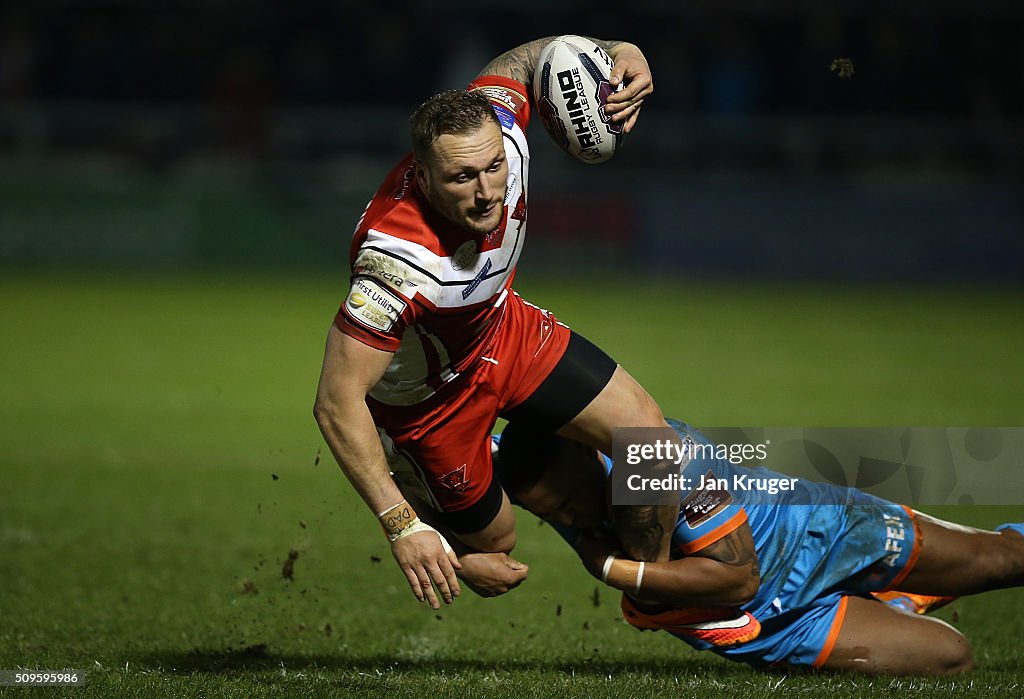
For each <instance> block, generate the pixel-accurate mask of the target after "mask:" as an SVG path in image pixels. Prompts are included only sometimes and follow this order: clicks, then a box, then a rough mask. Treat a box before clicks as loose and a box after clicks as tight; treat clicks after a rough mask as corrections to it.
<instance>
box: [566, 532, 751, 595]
mask: <svg viewBox="0 0 1024 699" xmlns="http://www.w3.org/2000/svg"><path fill="white" fill-rule="evenodd" d="M617 543H618V542H616V541H615V540H614V539H612V538H610V537H607V536H595V535H593V534H585V535H584V536H583V537H582V538H581V539H580V542H579V544H578V550H579V553H580V558H581V559H582V560H583V565H584V566H586V568H587V570H588V571H589V572H590V574H591V575H593V576H594V577H595V578H597V579H598V580H602V581H604V582H605V583H607V584H608V585H611V586H612V587H614V588H616V589H619V590H622V591H623V592H628V593H629V594H631V595H635V596H638V597H642V598H643V599H645V600H649V601H653V602H663V603H665V604H671V605H674V606H698V605H726V606H734V605H740V604H745V603H746V602H749V601H750V600H751V599H753V598H754V595H755V594H757V590H758V588H759V587H760V584H761V574H760V569H759V568H758V564H757V553H756V551H755V549H754V540H753V537H752V535H751V533H750V527H749V526H748V525H747V524H746V523H744V524H743V525H741V526H740V527H739V528H738V529H736V530H735V531H734V532H732V533H731V534H728V535H727V536H724V537H722V538H721V539H719V540H718V541H716V542H714V543H713V544H711V545H709V546H707V547H705V548H703V549H701V550H700V551H698V552H696V553H695V554H692V555H690V556H686V557H685V558H679V559H676V560H672V561H665V562H662V563H651V562H644V563H641V562H640V561H634V560H630V559H628V558H624V557H623V556H622V554H621V553H619V552H618V551H617Z"/></svg>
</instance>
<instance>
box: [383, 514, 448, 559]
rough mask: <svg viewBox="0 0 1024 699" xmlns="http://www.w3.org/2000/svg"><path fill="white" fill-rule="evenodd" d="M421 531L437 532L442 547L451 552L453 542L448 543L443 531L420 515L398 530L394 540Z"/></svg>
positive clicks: (446, 551)
mask: <svg viewBox="0 0 1024 699" xmlns="http://www.w3.org/2000/svg"><path fill="white" fill-rule="evenodd" d="M420 532H434V533H435V534H437V538H438V539H440V540H441V547H442V548H444V552H445V553H451V552H452V547H451V544H449V543H448V540H447V539H445V538H444V537H443V536H441V532H439V531H437V530H436V529H434V528H433V527H432V526H430V525H429V524H427V523H426V522H424V521H423V520H422V519H420V518H419V517H417V518H416V519H415V520H413V523H412V524H410V525H409V526H407V527H406V528H405V529H403V530H402V531H400V532H398V536H396V537H395V538H394V539H393V540H392V541H398V540H399V539H403V538H405V537H407V536H409V535H410V534H418V533H420Z"/></svg>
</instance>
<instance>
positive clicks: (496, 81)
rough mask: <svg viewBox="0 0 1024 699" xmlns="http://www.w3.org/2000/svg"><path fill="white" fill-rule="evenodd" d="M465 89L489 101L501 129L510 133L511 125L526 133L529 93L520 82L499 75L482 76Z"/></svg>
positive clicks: (528, 118) (528, 114)
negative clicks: (516, 125) (478, 93)
mask: <svg viewBox="0 0 1024 699" xmlns="http://www.w3.org/2000/svg"><path fill="white" fill-rule="evenodd" d="M466 89H467V90H469V91H470V92H480V93H482V94H483V95H484V97H486V98H487V99H488V100H490V102H491V106H492V107H493V108H494V113H495V114H497V115H498V121H500V122H501V126H502V128H504V129H505V130H507V131H511V130H512V126H513V124H518V125H519V128H520V129H522V130H523V131H526V125H527V124H529V123H530V99H529V94H530V93H529V90H527V88H526V86H525V85H523V84H522V83H521V82H518V81H516V80H513V79H511V78H506V77H503V76H501V75H482V76H480V77H479V78H477V79H476V80H474V81H473V82H471V83H470V84H469V87H468V88H466Z"/></svg>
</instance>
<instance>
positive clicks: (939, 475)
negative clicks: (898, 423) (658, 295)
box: [612, 421, 1024, 509]
mask: <svg viewBox="0 0 1024 699" xmlns="http://www.w3.org/2000/svg"><path fill="white" fill-rule="evenodd" d="M672 424H673V426H674V427H676V428H677V429H664V428H662V429H656V428H620V429H617V430H615V431H614V433H613V453H612V458H613V460H614V463H615V468H614V469H613V471H612V502H613V504H615V505H656V504H667V503H671V502H679V501H683V500H685V501H687V502H689V503H690V504H691V505H693V506H695V507H697V509H700V503H701V502H702V501H706V502H707V504H708V506H711V505H712V504H714V503H717V502H719V501H721V500H722V499H723V498H725V497H732V496H733V495H737V494H739V493H745V496H744V497H745V498H746V500H747V501H748V502H750V501H757V502H763V503H766V504H779V505H809V504H844V503H845V501H846V500H845V498H846V497H847V494H848V491H847V490H845V488H847V487H855V488H858V489H860V490H863V491H865V492H868V493H871V494H873V495H877V496H878V497H881V498H884V499H886V500H890V501H892V502H899V503H903V504H907V505H912V506H918V505H940V504H961V505H970V504H978V505H983V504H984V505H1024V428H1021V427H1001V428H988V427H986V428H979V427H973V428H969V427H943V428H931V427H905V428H842V427H830V428H821V427H814V428H811V427H725V428H723V427H712V428H703V429H702V430H700V431H698V430H696V429H694V428H692V427H690V426H688V425H684V424H682V423H675V422H674V421H673V422H672ZM816 484H825V485H830V486H838V487H836V488H819V487H816Z"/></svg>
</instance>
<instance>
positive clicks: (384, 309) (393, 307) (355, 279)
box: [334, 251, 415, 352]
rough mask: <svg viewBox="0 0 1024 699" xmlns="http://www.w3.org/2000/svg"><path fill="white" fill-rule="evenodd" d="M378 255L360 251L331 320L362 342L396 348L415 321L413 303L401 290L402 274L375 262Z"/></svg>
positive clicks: (393, 268) (339, 328) (380, 348)
mask: <svg viewBox="0 0 1024 699" xmlns="http://www.w3.org/2000/svg"><path fill="white" fill-rule="evenodd" d="M376 257H377V255H375V254H374V253H372V252H371V251H363V252H361V253H360V254H359V255H358V256H357V257H356V261H355V264H353V267H352V284H351V286H350V287H349V292H348V296H346V297H345V300H344V301H342V303H341V308H340V309H338V313H337V315H335V317H334V324H335V326H337V328H338V330H340V331H341V332H343V333H345V334H346V335H349V336H351V337H353V338H355V339H356V340H359V341H360V342H362V343H363V344H365V345H369V346H370V347H373V348H375V349H379V350H384V351H386V352H395V351H397V350H398V347H399V345H400V344H401V343H402V334H403V333H404V332H405V329H406V328H407V327H408V326H409V325H412V324H413V323H414V322H415V306H414V304H412V303H411V300H410V299H409V298H408V297H407V296H406V295H405V294H403V293H402V291H401V286H402V285H403V282H404V280H403V277H402V276H400V272H397V270H396V267H395V265H394V264H393V263H392V264H391V265H390V266H388V267H386V268H385V267H384V266H382V265H381V264H380V263H378V262H375V259H376Z"/></svg>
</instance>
